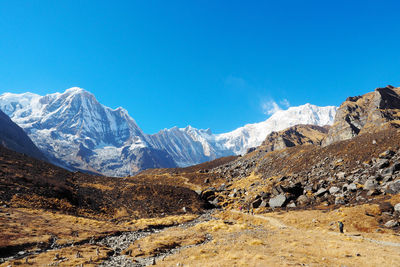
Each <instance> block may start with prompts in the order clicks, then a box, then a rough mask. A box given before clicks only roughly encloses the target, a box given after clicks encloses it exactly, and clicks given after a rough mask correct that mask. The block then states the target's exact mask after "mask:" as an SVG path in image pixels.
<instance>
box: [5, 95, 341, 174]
mask: <svg viewBox="0 0 400 267" xmlns="http://www.w3.org/2000/svg"><path fill="white" fill-rule="evenodd" d="M0 109H2V110H4V112H5V113H6V114H7V115H9V116H10V117H11V119H12V120H13V121H15V122H16V123H17V124H18V125H19V126H21V127H22V128H23V129H24V130H25V131H26V132H27V134H28V135H29V136H30V137H31V139H32V140H33V142H34V143H35V144H36V145H37V146H38V147H39V148H40V149H41V150H42V151H43V152H44V153H45V154H46V156H47V157H48V158H49V159H50V160H51V161H52V162H53V163H55V162H59V161H60V160H62V161H64V162H66V165H70V166H72V167H73V168H77V169H87V170H90V171H92V172H93V171H95V172H98V173H101V174H105V175H108V176H127V175H132V174H135V173H137V172H139V171H141V170H143V169H145V168H163V167H176V166H181V167H185V166H189V165H194V164H199V163H202V162H205V161H209V160H213V159H216V158H219V157H224V156H229V155H239V154H245V153H246V151H247V149H249V148H250V147H255V146H258V145H260V144H261V143H262V141H264V139H265V137H266V136H267V135H268V134H269V133H270V132H272V131H279V130H283V129H285V128H287V127H290V126H294V125H296V124H317V125H320V126H323V125H325V124H331V123H332V122H333V117H334V115H335V113H336V107H333V106H329V107H317V106H314V105H311V104H305V105H302V106H299V107H291V108H289V109H288V110H281V111H278V112H277V113H275V114H273V115H272V116H271V117H270V118H268V119H267V120H265V121H263V122H260V123H253V124H247V125H245V126H243V127H240V128H238V129H236V130H233V131H231V132H228V133H222V134H213V133H212V132H211V130H210V129H206V130H204V129H196V128H194V127H192V126H187V127H185V128H178V127H173V128H171V129H164V130H161V131H159V132H158V133H155V134H145V133H144V132H143V131H142V129H141V128H140V127H139V126H138V125H137V123H136V122H135V120H134V119H133V118H132V117H131V116H130V115H129V114H128V112H127V111H126V110H125V109H123V108H121V107H120V108H116V109H111V108H109V107H107V106H104V105H103V104H101V103H99V102H98V101H97V99H96V98H95V96H94V95H93V94H92V93H90V92H88V91H86V90H84V89H82V88H78V87H73V88H70V89H67V90H66V91H65V92H64V93H54V94H49V95H45V96H39V95H37V94H32V93H24V94H12V93H5V94H2V95H0ZM57 165H59V164H57Z"/></svg>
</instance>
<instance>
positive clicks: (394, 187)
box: [385, 180, 400, 194]
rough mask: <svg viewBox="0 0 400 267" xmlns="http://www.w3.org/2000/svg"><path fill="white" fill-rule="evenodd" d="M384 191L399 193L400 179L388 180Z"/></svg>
mask: <svg viewBox="0 0 400 267" xmlns="http://www.w3.org/2000/svg"><path fill="white" fill-rule="evenodd" d="M385 192H386V193H389V194H398V193H400V180H397V181H394V182H388V183H387V184H386V186H385Z"/></svg>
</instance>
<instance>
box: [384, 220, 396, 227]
mask: <svg viewBox="0 0 400 267" xmlns="http://www.w3.org/2000/svg"><path fill="white" fill-rule="evenodd" d="M397 226H399V222H398V221H396V220H390V221H388V222H387V223H385V227H387V228H393V227H397Z"/></svg>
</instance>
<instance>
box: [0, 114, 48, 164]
mask: <svg viewBox="0 0 400 267" xmlns="http://www.w3.org/2000/svg"><path fill="white" fill-rule="evenodd" d="M0 144H1V145H2V146H4V147H6V148H8V149H11V150H14V151H16V152H19V153H24V154H26V155H28V156H31V157H34V158H36V159H40V160H47V159H46V157H45V156H44V155H43V153H42V152H41V151H40V150H39V149H38V148H37V147H36V146H35V144H34V143H33V142H32V140H31V139H30V138H29V137H28V135H26V133H25V131H24V130H23V129H22V128H21V127H19V126H18V125H17V124H15V123H14V122H13V121H12V120H11V119H10V118H9V117H8V116H7V115H6V114H5V113H4V112H3V111H1V110H0Z"/></svg>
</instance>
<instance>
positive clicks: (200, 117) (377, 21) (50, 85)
mask: <svg viewBox="0 0 400 267" xmlns="http://www.w3.org/2000/svg"><path fill="white" fill-rule="evenodd" d="M398 3H399V1H382V0H380V1H378V0H377V1H367V0H363V1H337V0H336V1H321V0H318V1H307V0H305V1H284V0H283V1H99V0H97V1H89V0H86V1H73V0H70V1H45V0H38V1H22V0H18V1H15V0H10V1H5V0H0V93H3V92H14V93H22V92H26V91H30V92H34V93H38V94H48V93H54V92H57V91H64V90H65V89H67V88H69V87H73V86H78V87H82V88H85V89H86V90H88V91H90V92H92V93H94V94H95V95H96V97H97V99H98V100H99V101H100V102H101V103H103V104H105V105H107V106H110V107H113V108H116V107H119V106H122V107H124V108H125V109H127V110H128V111H129V114H130V115H131V116H132V117H134V118H135V120H136V121H137V122H138V124H139V126H140V127H141V128H142V129H143V130H144V131H145V132H147V133H154V132H157V131H158V130H160V129H163V128H170V127H172V126H175V125H177V126H179V127H184V126H186V125H188V124H190V125H192V126H194V127H197V128H211V129H212V131H213V132H216V133H220V132H226V131H230V130H233V129H235V128H237V127H239V126H242V125H244V124H246V123H252V122H259V121H262V120H265V119H266V118H267V117H268V111H270V108H271V106H273V105H274V104H275V103H276V104H277V105H280V107H281V108H284V107H287V106H288V105H292V106H296V105H301V104H304V103H307V102H308V103H312V104H316V105H321V106H323V105H340V103H341V102H342V101H343V100H345V99H346V97H348V96H353V95H359V94H364V93H366V92H369V91H372V90H373V89H374V88H376V87H380V86H385V85H387V84H392V85H394V86H400V52H399V51H400V49H399V43H400V42H399V39H400V20H399V16H398V12H399V10H400V4H398Z"/></svg>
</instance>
